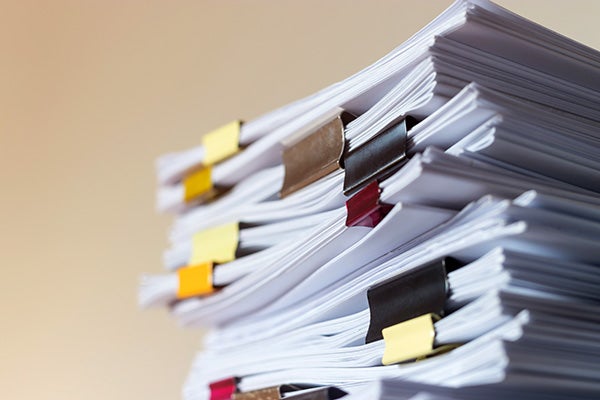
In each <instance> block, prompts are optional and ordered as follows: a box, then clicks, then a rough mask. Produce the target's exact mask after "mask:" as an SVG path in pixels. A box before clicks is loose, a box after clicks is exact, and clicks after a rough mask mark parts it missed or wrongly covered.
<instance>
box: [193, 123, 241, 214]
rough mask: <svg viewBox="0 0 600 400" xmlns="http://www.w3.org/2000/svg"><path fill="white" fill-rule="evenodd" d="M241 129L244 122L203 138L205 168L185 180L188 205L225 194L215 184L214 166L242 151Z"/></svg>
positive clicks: (230, 124)
mask: <svg viewBox="0 0 600 400" xmlns="http://www.w3.org/2000/svg"><path fill="white" fill-rule="evenodd" d="M241 127H242V121H240V120H236V121H233V122H230V123H229V124H227V125H224V126H222V127H220V128H218V129H215V130H214V131H212V132H210V133H207V134H206V135H204V136H203V137H202V146H203V147H204V159H203V160H202V165H203V167H202V168H200V169H198V170H196V171H192V172H191V173H190V174H188V175H186V176H185V177H184V178H183V187H184V200H185V202H186V203H191V202H196V201H208V200H211V199H213V198H215V197H217V196H219V195H221V194H222V193H224V192H225V189H223V188H219V187H216V186H215V185H214V184H213V180H212V166H213V165H214V164H216V163H218V162H221V161H223V160H225V159H227V158H229V157H231V156H233V155H235V154H236V153H237V152H238V151H239V150H240V133H241Z"/></svg>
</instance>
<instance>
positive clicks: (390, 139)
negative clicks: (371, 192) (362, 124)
mask: <svg viewBox="0 0 600 400" xmlns="http://www.w3.org/2000/svg"><path fill="white" fill-rule="evenodd" d="M416 124H417V120H416V119H415V118H413V117H410V116H407V117H406V118H404V119H403V120H402V121H400V122H399V123H397V124H395V125H393V126H391V127H390V128H387V129H386V130H384V131H383V132H381V133H380V134H378V135H377V136H375V137H374V138H372V139H370V140H369V141H368V142H366V143H365V144H364V145H362V146H360V147H359V148H358V149H356V150H354V151H352V152H350V153H347V154H345V155H344V169H345V175H344V194H345V195H346V196H349V195H352V194H353V193H356V192H357V191H358V190H359V189H360V188H361V187H363V186H364V185H365V184H366V183H367V182H371V181H373V180H374V179H377V180H379V181H381V180H383V179H385V178H387V177H388V176H390V175H392V174H393V173H394V172H396V171H397V170H398V169H399V168H400V167H402V166H403V165H404V164H406V163H407V162H408V157H407V154H406V151H407V143H406V142H407V133H408V131H409V130H410V129H411V128H412V127H413V126H414V125H416Z"/></svg>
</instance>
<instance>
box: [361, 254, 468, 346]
mask: <svg viewBox="0 0 600 400" xmlns="http://www.w3.org/2000/svg"><path fill="white" fill-rule="evenodd" d="M458 266H459V263H458V261H457V260H455V259H454V258H451V257H444V258H442V259H439V260H435V261H433V262H431V263H428V264H426V265H424V266H422V267H418V268H415V269H413V270H411V271H407V272H406V273H403V274H400V275H398V276H395V277H393V278H390V279H388V280H386V281H383V282H381V283H379V284H377V285H375V286H372V287H370V288H369V290H368V291H367V299H368V301H369V310H370V314H371V320H370V321H369V329H368V330H367V335H366V337H365V343H371V342H374V341H376V340H381V339H383V335H382V330H383V329H384V328H386V327H389V326H392V325H394V324H398V323H401V322H404V321H407V320H410V319H412V318H415V317H417V316H419V315H423V314H428V313H433V314H436V315H439V316H444V307H445V304H446V299H447V297H448V279H447V274H448V272H451V271H454V270H455V269H456V268H458Z"/></svg>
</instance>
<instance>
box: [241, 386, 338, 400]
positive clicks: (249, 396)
mask: <svg viewBox="0 0 600 400" xmlns="http://www.w3.org/2000/svg"><path fill="white" fill-rule="evenodd" d="M296 392H299V393H296ZM346 394H347V393H346V392H344V391H343V390H340V389H338V388H336V387H333V386H323V387H311V386H306V385H279V386H272V387H268V388H264V389H258V390H252V391H249V392H238V393H234V394H233V396H232V397H231V399H232V400H281V399H294V400H335V399H339V398H341V397H343V396H345V395H346Z"/></svg>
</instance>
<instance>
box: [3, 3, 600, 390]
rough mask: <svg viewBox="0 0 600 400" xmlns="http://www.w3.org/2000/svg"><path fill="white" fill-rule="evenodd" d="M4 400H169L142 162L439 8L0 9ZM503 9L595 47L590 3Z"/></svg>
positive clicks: (169, 362)
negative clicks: (148, 285) (144, 294)
mask: <svg viewBox="0 0 600 400" xmlns="http://www.w3.org/2000/svg"><path fill="white" fill-rule="evenodd" d="M0 3H1V8H0V182H1V185H2V186H1V197H0V230H1V231H0V235H1V241H0V249H1V250H0V251H1V256H2V264H1V265H2V266H1V268H2V271H1V272H2V277H1V279H0V310H1V312H0V396H1V397H3V398H6V399H37V398H43V399H84V398H85V399H88V400H95V399H103V400H105V399H177V398H179V397H180V394H179V393H180V388H181V385H182V383H183V380H184V378H185V376H186V374H187V371H188V368H189V366H190V363H191V361H192V358H193V355H194V353H195V351H196V350H197V349H198V348H199V347H200V343H201V336H202V333H201V332H200V331H187V330H182V329H180V328H179V327H177V326H176V324H175V323H174V322H173V321H172V320H171V319H169V318H168V315H167V313H166V312H164V310H151V311H143V312H142V311H140V310H139V309H138V308H137V300H136V291H137V282H138V277H139V275H140V274H141V273H143V272H161V252H162V249H163V248H164V247H165V245H166V231H167V227H168V224H169V220H170V218H168V217H166V216H159V215H156V214H155V212H154V189H155V178H154V165H153V163H154V159H155V158H156V157H157V156H158V155H159V154H161V153H164V152H167V151H173V150H182V149H186V148H189V147H191V146H195V145H197V144H198V143H199V141H200V136H201V135H202V134H203V133H204V132H206V131H209V130H211V129H213V128H215V127H217V126H220V125H221V124H223V123H225V122H228V121H230V120H232V119H234V118H237V117H241V118H243V119H246V120H248V119H251V118H253V117H256V116H259V115H260V114H261V113H263V112H266V111H268V110H270V109H272V108H275V107H278V106H280V105H283V104H285V103H287V102H290V101H292V100H295V99H297V98H300V97H302V96H305V95H308V94H310V93H312V92H314V91H316V90H318V89H321V88H323V87H325V86H326V85H328V84H331V83H333V82H336V81H338V80H341V79H343V78H345V77H347V76H348V75H350V74H352V73H354V72H356V71H358V70H359V69H361V68H363V67H365V66H367V65H368V64H370V63H371V62H373V61H375V60H376V59H377V58H379V57H381V56H383V55H384V54H386V53H387V52H388V51H390V50H391V49H392V48H394V47H395V46H397V45H399V44H400V43H402V42H403V41H404V40H406V39H407V38H408V37H409V36H410V35H412V34H413V33H415V32H416V31H417V30H418V29H420V28H421V27H422V26H424V25H425V24H426V23H427V22H429V21H430V20H431V19H432V18H433V17H435V16H436V15H437V14H438V13H439V12H441V11H442V10H443V9H444V8H446V7H447V6H448V5H449V4H450V1H423V0H419V1H416V0H410V1H406V0H405V1H366V0H365V1H340V0H336V1H316V0H310V1H306V0H303V1H295V2H292V1H282V2H275V1H264V0H255V1H236V2H233V1H232V2H224V1H217V0H214V1H170V2H167V1H162V2H160V1H150V0H148V1H141V0H140V1H133V0H131V1H114V0H107V1H99V0H97V1H96V0H89V1H66V0H56V1H52V2H50V1H37V2H30V1H12V2H11V1H8V2H6V1H0ZM498 3H499V4H501V5H503V6H505V7H507V8H509V9H511V10H513V11H515V12H517V13H519V14H522V15H524V16H526V17H528V18H530V19H533V20H534V21H536V22H539V23H541V24H543V25H546V26H548V27H550V28H552V29H554V30H556V31H558V32H560V33H562V34H565V35H567V36H570V37H572V38H574V39H577V40H579V41H581V42H583V43H585V44H587V45H589V46H592V47H595V48H600V30H598V26H597V24H598V15H600V2H598V1H595V0H588V1H584V0H577V1H575V0H571V1H569V2H566V1H558V0H555V1H550V0H538V1H533V0H531V1H522V0H499V1H498Z"/></svg>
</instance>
